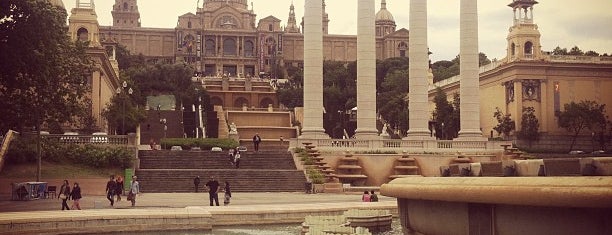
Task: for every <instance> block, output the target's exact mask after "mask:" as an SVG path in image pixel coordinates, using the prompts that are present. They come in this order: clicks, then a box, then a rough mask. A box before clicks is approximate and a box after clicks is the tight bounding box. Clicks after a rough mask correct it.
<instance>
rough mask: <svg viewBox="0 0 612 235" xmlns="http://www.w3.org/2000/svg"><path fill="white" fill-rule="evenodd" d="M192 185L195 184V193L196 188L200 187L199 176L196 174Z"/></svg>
mask: <svg viewBox="0 0 612 235" xmlns="http://www.w3.org/2000/svg"><path fill="white" fill-rule="evenodd" d="M193 186H195V192H196V193H197V192H198V190H199V189H200V176H196V177H195V178H194V179H193Z"/></svg>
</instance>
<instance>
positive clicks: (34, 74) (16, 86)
mask: <svg viewBox="0 0 612 235" xmlns="http://www.w3.org/2000/svg"><path fill="white" fill-rule="evenodd" d="M66 16H67V13H66V11H65V10H64V9H62V8H58V7H55V6H53V5H51V4H50V3H49V2H48V1H44V0H3V1H1V2H0V52H1V53H0V107H2V115H0V130H2V131H4V130H6V129H9V128H12V129H17V130H23V129H25V128H26V127H35V129H36V130H40V129H41V125H42V124H43V123H53V122H57V123H66V122H71V121H73V120H74V119H75V118H76V117H79V116H83V115H85V113H86V112H87V108H89V107H88V106H87V105H86V104H87V101H88V100H87V98H86V94H87V93H88V91H89V90H90V84H88V83H87V78H88V76H90V74H91V71H92V65H93V61H92V60H91V59H90V58H89V57H88V56H87V54H86V53H85V49H86V43H81V42H77V43H73V42H71V41H70V39H69V38H68V36H67V35H68V28H67V27H66ZM41 29H43V30H41ZM37 142H38V144H37V146H38V147H37V149H38V173H37V180H40V177H41V175H40V172H41V171H40V166H41V152H40V149H41V148H40V138H38V141H37Z"/></svg>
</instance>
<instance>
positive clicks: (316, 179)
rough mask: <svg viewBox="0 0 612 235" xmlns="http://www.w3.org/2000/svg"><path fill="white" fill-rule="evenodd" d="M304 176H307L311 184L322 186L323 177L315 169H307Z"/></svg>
mask: <svg viewBox="0 0 612 235" xmlns="http://www.w3.org/2000/svg"><path fill="white" fill-rule="evenodd" d="M306 174H308V178H309V179H310V180H311V181H312V183H313V184H322V183H324V182H325V176H323V174H321V172H320V171H318V170H316V169H315V168H312V167H310V168H308V170H306Z"/></svg>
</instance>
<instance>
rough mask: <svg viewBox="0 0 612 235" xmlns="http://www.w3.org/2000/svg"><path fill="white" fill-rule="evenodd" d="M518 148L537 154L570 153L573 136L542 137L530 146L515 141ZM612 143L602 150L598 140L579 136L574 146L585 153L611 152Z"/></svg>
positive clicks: (524, 142) (523, 142)
mask: <svg viewBox="0 0 612 235" xmlns="http://www.w3.org/2000/svg"><path fill="white" fill-rule="evenodd" d="M514 143H515V144H516V145H517V147H518V148H520V149H527V150H531V151H536V152H542V151H545V152H560V153H567V152H569V151H570V145H571V144H572V136H567V135H544V136H541V137H540V140H539V141H534V142H533V143H531V146H529V143H528V142H527V141H524V140H515V142H514ZM610 145H612V142H608V143H607V145H606V146H604V148H603V149H602V147H601V145H600V144H599V142H598V141H597V140H595V141H593V140H592V138H591V136H590V135H589V136H578V137H577V138H576V143H575V144H574V149H573V150H582V151H584V152H585V153H590V152H592V151H593V150H604V151H606V150H609V149H610V147H609V146H610Z"/></svg>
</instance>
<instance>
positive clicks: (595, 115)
mask: <svg viewBox="0 0 612 235" xmlns="http://www.w3.org/2000/svg"><path fill="white" fill-rule="evenodd" d="M605 106H606V105H605V104H598V103H597V102H595V101H590V100H584V101H581V102H580V103H575V102H573V101H572V102H571V103H569V104H565V105H563V109H564V110H563V111H561V112H560V113H559V126H560V127H563V128H565V129H566V130H567V131H569V132H570V133H572V144H571V145H570V150H569V151H572V150H573V149H574V144H575V143H576V138H577V137H578V135H580V133H581V132H582V131H583V130H585V129H589V130H591V131H592V132H593V133H594V132H595V131H596V130H597V128H599V127H601V126H605V123H606V116H605Z"/></svg>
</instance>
